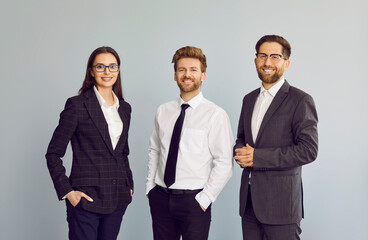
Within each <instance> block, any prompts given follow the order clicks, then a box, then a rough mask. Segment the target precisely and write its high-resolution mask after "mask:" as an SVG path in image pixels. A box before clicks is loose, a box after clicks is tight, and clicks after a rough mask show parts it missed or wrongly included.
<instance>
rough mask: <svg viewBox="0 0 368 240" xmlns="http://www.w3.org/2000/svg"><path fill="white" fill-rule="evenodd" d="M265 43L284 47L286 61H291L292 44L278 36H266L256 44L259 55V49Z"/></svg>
mask: <svg viewBox="0 0 368 240" xmlns="http://www.w3.org/2000/svg"><path fill="white" fill-rule="evenodd" d="M265 42H277V43H279V44H280V45H281V46H282V55H283V56H284V57H285V58H286V59H289V57H290V54H291V46H290V43H289V42H288V41H287V40H286V39H285V38H283V37H281V36H278V35H266V36H263V37H261V39H259V40H258V42H257V44H256V51H257V53H258V52H259V48H260V47H261V45H262V44H263V43H265Z"/></svg>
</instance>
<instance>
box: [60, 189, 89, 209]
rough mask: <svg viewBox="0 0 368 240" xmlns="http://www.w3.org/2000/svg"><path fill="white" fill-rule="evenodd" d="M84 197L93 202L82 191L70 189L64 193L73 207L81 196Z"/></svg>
mask: <svg viewBox="0 0 368 240" xmlns="http://www.w3.org/2000/svg"><path fill="white" fill-rule="evenodd" d="M82 197H84V198H85V199H87V200H88V201H90V202H93V199H92V198H91V197H90V196H88V195H87V194H85V193H84V192H80V191H72V192H70V193H68V195H66V198H67V199H68V200H69V202H70V203H71V204H72V205H73V207H75V206H77V204H78V203H79V202H80V200H81V198H82Z"/></svg>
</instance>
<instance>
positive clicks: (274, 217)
mask: <svg viewBox="0 0 368 240" xmlns="http://www.w3.org/2000/svg"><path fill="white" fill-rule="evenodd" d="M259 91H260V90H259V89H256V90H254V91H253V92H251V93H249V94H248V95H246V96H245V97H244V99H243V106H242V110H241V114H240V119H239V126H238V133H237V140H236V145H235V147H234V149H235V148H240V147H243V146H244V145H246V144H247V143H248V144H249V145H251V146H252V147H254V148H255V150H254V156H253V167H247V168H244V169H243V174H242V179H241V187H240V211H239V213H240V216H243V214H244V210H245V206H246V202H247V195H248V186H249V184H248V183H249V174H250V173H252V174H251V178H250V183H251V185H250V186H251V189H250V190H251V196H252V203H253V208H254V212H255V214H256V216H257V218H258V220H259V221H260V222H262V223H265V224H291V223H296V222H299V221H300V220H301V219H302V217H303V216H304V211H303V187H302V176H301V174H302V165H304V164H307V163H310V162H312V161H314V160H315V159H316V157H317V151H318V134H317V121H318V118H317V112H316V109H315V105H314V101H313V99H312V97H311V96H310V95H308V94H306V93H305V92H303V91H301V90H299V89H297V88H295V87H292V86H290V85H289V83H288V82H286V81H285V83H284V84H283V85H282V87H281V88H280V90H279V92H278V93H277V94H276V96H275V98H274V99H273V101H272V103H271V105H270V107H269V108H268V110H267V112H266V114H265V116H264V118H263V121H262V124H261V127H260V129H259V133H258V136H257V138H256V142H255V143H254V142H253V137H252V130H251V119H252V113H253V108H254V104H255V102H256V99H257V96H258V94H259Z"/></svg>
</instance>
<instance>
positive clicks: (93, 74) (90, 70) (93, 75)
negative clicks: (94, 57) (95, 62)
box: [89, 68, 95, 77]
mask: <svg viewBox="0 0 368 240" xmlns="http://www.w3.org/2000/svg"><path fill="white" fill-rule="evenodd" d="M89 72H90V73H91V75H92V77H95V73H94V72H93V71H92V68H90V69H89Z"/></svg>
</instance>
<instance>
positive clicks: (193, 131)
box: [146, 93, 234, 208]
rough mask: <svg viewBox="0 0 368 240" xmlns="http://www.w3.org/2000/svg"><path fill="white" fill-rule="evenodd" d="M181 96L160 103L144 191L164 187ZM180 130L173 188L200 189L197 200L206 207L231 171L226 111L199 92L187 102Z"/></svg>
mask: <svg viewBox="0 0 368 240" xmlns="http://www.w3.org/2000/svg"><path fill="white" fill-rule="evenodd" d="M182 103H184V101H183V100H182V99H181V98H180V99H178V100H177V101H171V102H168V103H165V104H163V105H161V106H159V108H158V110H157V113H156V117H155V121H154V126H153V132H152V135H151V139H150V143H149V159H148V176H147V181H146V194H148V193H149V191H150V190H151V189H152V188H154V187H155V186H156V184H157V185H160V186H162V187H166V185H165V182H164V174H165V167H166V160H167V155H168V153H169V147H170V141H171V136H172V132H173V129H174V125H175V122H176V119H177V118H178V116H179V115H180V111H181V104H182ZM188 104H189V106H190V107H188V109H187V110H186V112H185V118H184V123H183V128H182V133H181V139H180V144H179V151H178V160H177V165H176V179H175V183H174V184H173V185H171V186H170V188H172V189H187V190H194V189H202V188H203V191H201V192H199V193H198V194H197V195H196V197H195V198H196V200H197V201H198V203H199V204H200V205H201V206H202V207H204V208H207V207H208V206H209V205H210V204H211V203H212V202H214V201H215V200H216V198H217V196H218V195H219V194H220V192H221V190H222V189H223V188H224V186H225V184H226V183H227V181H228V180H229V179H230V177H231V176H232V173H233V161H232V158H233V150H232V148H233V143H234V137H233V133H232V129H231V125H230V121H229V117H228V116H227V114H226V112H225V111H224V110H223V109H222V108H220V107H218V106H217V105H215V104H214V103H212V102H210V101H208V100H207V99H205V98H204V97H203V95H202V93H199V94H198V95H197V96H196V97H194V98H192V99H191V100H190V101H189V102H188Z"/></svg>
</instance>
